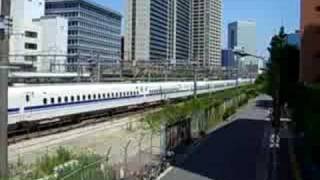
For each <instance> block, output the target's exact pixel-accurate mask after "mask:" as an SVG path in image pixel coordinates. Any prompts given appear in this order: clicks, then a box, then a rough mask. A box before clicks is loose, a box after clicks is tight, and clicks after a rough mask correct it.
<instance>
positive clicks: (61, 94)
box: [8, 80, 250, 124]
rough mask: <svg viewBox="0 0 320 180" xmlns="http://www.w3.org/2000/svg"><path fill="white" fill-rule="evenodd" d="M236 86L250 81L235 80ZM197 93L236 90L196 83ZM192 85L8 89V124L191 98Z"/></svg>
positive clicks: (230, 84)
mask: <svg viewBox="0 0 320 180" xmlns="http://www.w3.org/2000/svg"><path fill="white" fill-rule="evenodd" d="M239 82H240V84H244V83H249V82H250V80H239ZM196 85H197V91H196V92H197V93H198V94H202V93H208V92H214V91H219V90H223V89H227V88H232V87H235V86H236V81H235V80H228V81H200V82H197V83H196ZM193 93H194V83H193V82H155V83H114V84H113V83H106V84H104V83H101V84H56V85H25V86H20V87H10V88H9V96H8V97H9V107H8V114H9V119H8V121H9V122H8V123H9V124H16V123H19V122H31V121H39V120H42V119H54V118H59V117H64V116H69V115H74V114H81V113H87V112H95V111H100V110H108V109H114V108H118V107H126V106H132V105H141V104H144V103H151V102H157V101H162V100H168V99H175V98H181V97H187V96H190V95H193Z"/></svg>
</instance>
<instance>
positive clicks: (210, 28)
mask: <svg viewBox="0 0 320 180" xmlns="http://www.w3.org/2000/svg"><path fill="white" fill-rule="evenodd" d="M192 3H193V4H192V6H193V8H192V9H193V10H192V20H193V22H192V59H193V60H195V61H198V62H199V63H200V65H204V66H216V67H219V66H220V65H221V24H222V22H221V16H222V10H221V9H222V8H221V4H222V3H221V0H192Z"/></svg>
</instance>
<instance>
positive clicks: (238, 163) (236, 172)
mask: <svg viewBox="0 0 320 180" xmlns="http://www.w3.org/2000/svg"><path fill="white" fill-rule="evenodd" d="M268 100H270V99H269V98H268V97H265V96H261V97H258V98H257V101H256V103H251V104H250V105H248V106H247V107H246V108H245V109H244V110H243V111H241V112H239V113H237V114H236V116H235V118H234V119H233V120H231V121H232V122H231V123H230V124H227V125H225V126H223V127H222V128H220V129H218V130H216V131H214V132H212V133H211V134H209V135H208V138H207V139H206V140H205V141H204V142H203V143H202V144H201V145H200V146H199V147H198V148H197V149H196V150H195V151H194V152H193V153H192V154H191V155H190V156H189V157H188V158H187V159H186V161H184V162H183V163H182V164H180V165H178V166H177V167H173V168H171V169H170V170H168V171H167V173H166V174H165V175H164V176H163V177H162V178H160V179H161V180H172V179H176V180H189V179H190V180H191V179H192V180H208V179H214V180H235V179H239V180H266V179H268V165H269V160H270V148H269V137H270V133H271V123H270V122H269V121H268V120H267V116H268V109H267V108H266V103H265V102H267V101H268Z"/></svg>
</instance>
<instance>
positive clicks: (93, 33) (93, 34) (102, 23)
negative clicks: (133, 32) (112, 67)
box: [45, 0, 122, 63]
mask: <svg viewBox="0 0 320 180" xmlns="http://www.w3.org/2000/svg"><path fill="white" fill-rule="evenodd" d="M45 13H46V14H47V15H60V16H63V17H67V18H68V20H69V31H68V54H69V55H70V57H69V58H68V62H69V63H76V62H78V56H80V57H95V59H98V58H99V60H98V61H100V62H107V61H109V62H110V61H113V62H114V61H118V60H120V56H121V20H122V16H121V14H120V13H119V12H117V11H114V10H112V9H110V8H107V7H104V6H102V5H99V4H96V3H94V2H92V1H90V0H46V9H45ZM87 59H91V58H87Z"/></svg>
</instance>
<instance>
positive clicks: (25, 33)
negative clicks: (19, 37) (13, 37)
mask: <svg viewBox="0 0 320 180" xmlns="http://www.w3.org/2000/svg"><path fill="white" fill-rule="evenodd" d="M24 35H25V37H29V38H37V37H38V33H37V32H32V31H25V32H24Z"/></svg>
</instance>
